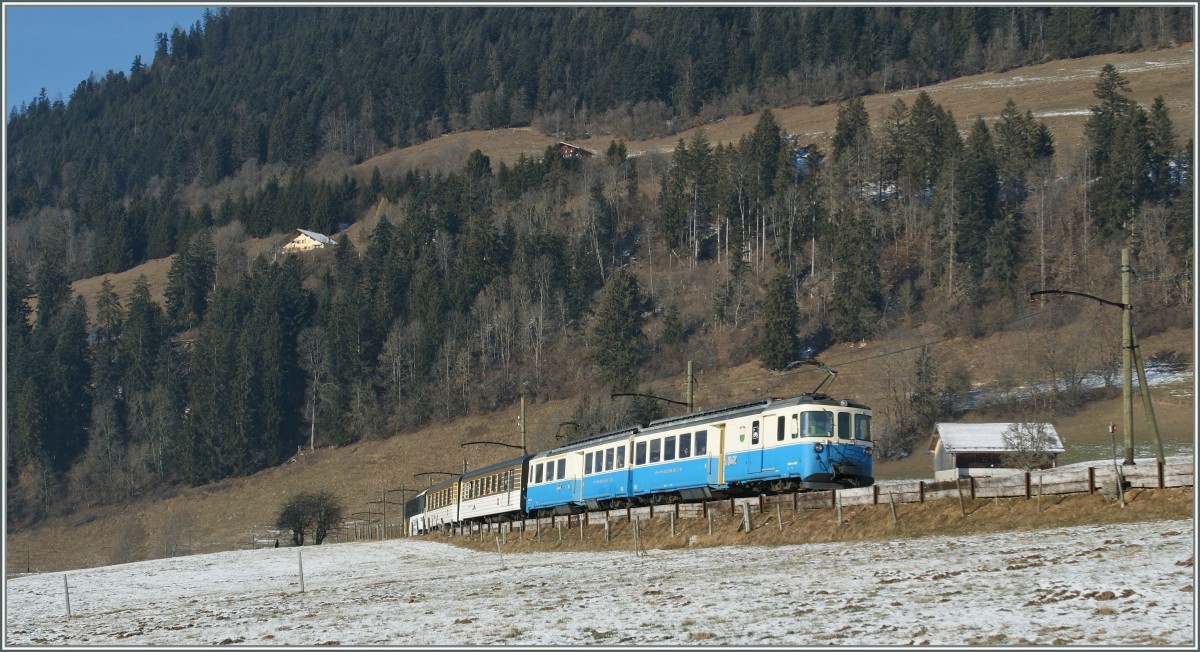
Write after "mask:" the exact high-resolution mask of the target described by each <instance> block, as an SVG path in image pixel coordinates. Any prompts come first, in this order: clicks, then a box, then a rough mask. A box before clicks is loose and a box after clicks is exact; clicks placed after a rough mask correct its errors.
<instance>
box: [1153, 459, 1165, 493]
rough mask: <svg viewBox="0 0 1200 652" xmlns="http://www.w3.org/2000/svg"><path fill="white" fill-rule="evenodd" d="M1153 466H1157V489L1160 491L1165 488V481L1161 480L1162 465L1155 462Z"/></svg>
mask: <svg viewBox="0 0 1200 652" xmlns="http://www.w3.org/2000/svg"><path fill="white" fill-rule="evenodd" d="M1155 464H1157V465H1158V488H1159V489H1162V488H1164V487H1166V479H1165V478H1163V463H1162V462H1155Z"/></svg>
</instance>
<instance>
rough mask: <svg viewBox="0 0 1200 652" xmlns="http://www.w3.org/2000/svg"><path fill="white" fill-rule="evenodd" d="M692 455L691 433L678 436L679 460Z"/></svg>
mask: <svg viewBox="0 0 1200 652" xmlns="http://www.w3.org/2000/svg"><path fill="white" fill-rule="evenodd" d="M691 454H692V433H690V432H685V433H683V434H682V435H679V459H681V460H682V459H685V458H687V457H689V456H690V455H691Z"/></svg>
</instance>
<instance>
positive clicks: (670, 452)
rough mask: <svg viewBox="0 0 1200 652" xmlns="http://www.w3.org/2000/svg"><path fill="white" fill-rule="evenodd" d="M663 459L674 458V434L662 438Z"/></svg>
mask: <svg viewBox="0 0 1200 652" xmlns="http://www.w3.org/2000/svg"><path fill="white" fill-rule="evenodd" d="M663 459H664V460H667V461H670V460H673V459H675V435H671V436H670V437H667V438H666V439H665V440H663Z"/></svg>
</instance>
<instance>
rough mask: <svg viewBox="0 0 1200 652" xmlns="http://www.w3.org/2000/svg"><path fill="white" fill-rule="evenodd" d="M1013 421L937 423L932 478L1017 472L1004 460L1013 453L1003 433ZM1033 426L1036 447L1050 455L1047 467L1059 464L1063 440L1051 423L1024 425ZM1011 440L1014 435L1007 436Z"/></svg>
mask: <svg viewBox="0 0 1200 652" xmlns="http://www.w3.org/2000/svg"><path fill="white" fill-rule="evenodd" d="M1019 425H1020V424H1015V423H939V424H937V428H935V429H934V432H933V438H932V439H931V440H930V442H929V453H930V454H931V455H933V477H934V479H935V480H953V479H955V478H961V477H967V476H989V475H1006V474H1010V473H1020V472H1021V470H1020V469H1014V468H1007V467H1005V466H1004V463H1003V460H1004V455H1005V454H1006V453H1012V452H1014V449H1013V448H1012V447H1011V446H1010V444H1009V442H1006V441H1005V434H1004V433H1005V432H1008V431H1009V429H1010V428H1013V427H1018V426H1019ZM1026 425H1029V426H1033V427H1034V432H1035V433H1036V435H1034V436H1035V437H1037V438H1038V439H1039V440H1040V441H1038V442H1036V444H1035V445H1036V447H1037V449H1040V451H1041V452H1044V453H1046V455H1047V456H1049V458H1050V466H1057V465H1058V454H1059V453H1064V452H1066V449H1065V448H1063V443H1062V439H1060V438H1059V436H1058V432H1057V431H1056V430H1055V429H1054V425H1053V424H1049V423H1033V424H1026ZM1009 440H1010V442H1011V441H1012V440H1013V435H1011V434H1010V435H1009Z"/></svg>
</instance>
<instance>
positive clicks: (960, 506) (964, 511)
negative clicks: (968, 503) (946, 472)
mask: <svg viewBox="0 0 1200 652" xmlns="http://www.w3.org/2000/svg"><path fill="white" fill-rule="evenodd" d="M954 484H955V485H956V486H957V487H958V513H959V514H961V515H962V517H963V518H966V517H967V508H966V507H965V506H964V505H963V491H962V478H958V479H957V480H955V481H954Z"/></svg>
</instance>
